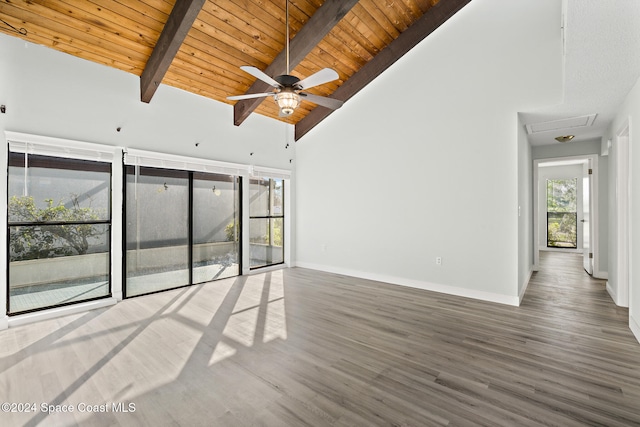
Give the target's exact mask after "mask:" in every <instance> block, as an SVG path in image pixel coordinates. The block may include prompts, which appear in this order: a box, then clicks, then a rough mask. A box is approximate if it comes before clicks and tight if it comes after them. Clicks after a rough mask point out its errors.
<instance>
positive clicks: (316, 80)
mask: <svg viewBox="0 0 640 427" xmlns="http://www.w3.org/2000/svg"><path fill="white" fill-rule="evenodd" d="M338 77H339V76H338V73H337V72H336V71H335V70H332V69H331V68H323V69H322V70H320V71H318V72H317V73H315V74H312V75H310V76H309V77H307V78H306V79H304V80H300V81H299V82H298V83H296V86H300V88H302V89H309V88H310V87H314V86H318V85H321V84H324V83H327V82H332V81H334V80H337V79H338Z"/></svg>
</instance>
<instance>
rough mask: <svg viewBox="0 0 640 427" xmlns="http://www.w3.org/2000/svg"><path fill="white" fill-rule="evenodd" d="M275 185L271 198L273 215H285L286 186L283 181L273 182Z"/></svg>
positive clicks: (275, 180)
mask: <svg viewBox="0 0 640 427" xmlns="http://www.w3.org/2000/svg"><path fill="white" fill-rule="evenodd" d="M271 183H272V185H273V188H272V198H271V212H270V213H271V215H272V216H274V215H284V210H283V206H284V193H283V191H284V185H283V181H282V180H281V179H273V180H271Z"/></svg>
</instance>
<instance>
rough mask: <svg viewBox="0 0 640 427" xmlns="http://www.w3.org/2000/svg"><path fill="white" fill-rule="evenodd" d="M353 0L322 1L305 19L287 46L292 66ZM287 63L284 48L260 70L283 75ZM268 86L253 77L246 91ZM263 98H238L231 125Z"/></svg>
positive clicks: (319, 39) (259, 91) (249, 91)
mask: <svg viewBox="0 0 640 427" xmlns="http://www.w3.org/2000/svg"><path fill="white" fill-rule="evenodd" d="M287 1H288V0H287ZM356 3H358V0H327V1H325V2H324V3H323V4H322V6H320V8H318V10H316V12H315V13H314V14H313V16H312V17H311V18H310V19H309V22H307V24H306V25H305V26H304V27H302V29H300V31H298V33H297V34H296V35H295V37H294V38H293V39H292V40H291V42H290V45H289V62H290V66H291V68H294V67H295V66H296V65H298V64H299V63H300V62H301V61H302V60H303V59H304V58H305V57H306V56H307V54H308V53H309V52H311V50H312V49H313V48H314V47H316V46H317V45H318V43H319V42H320V41H321V40H322V39H323V38H324V36H326V35H327V34H328V33H329V31H331V29H332V28H333V27H334V26H335V25H336V24H337V23H338V22H340V20H341V19H342V18H343V17H344V16H345V15H346V14H347V13H348V12H349V11H350V10H351V8H352V7H353V6H355V5H356ZM286 63H287V54H286V50H283V51H281V52H280V53H279V54H278V56H276V58H275V59H274V60H273V62H272V63H271V64H269V66H268V67H267V68H266V69H265V70H263V71H264V72H265V74H267V75H268V76H271V77H274V76H278V75H280V74H285V73H286V71H287V70H286ZM270 87H271V86H269V85H268V84H266V83H264V82H262V81H260V80H256V81H255V82H254V83H253V84H252V85H251V87H250V88H249V89H248V90H247V91H246V92H245V93H247V94H249V93H261V92H268V91H269V88H270ZM262 101H264V98H254V99H246V100H242V101H238V102H237V103H236V104H235V105H234V106H233V124H234V125H236V126H240V125H241V124H242V122H244V121H245V119H246V118H247V117H249V114H251V113H252V112H253V111H254V110H255V109H256V108H257V107H258V105H260V103H261V102H262Z"/></svg>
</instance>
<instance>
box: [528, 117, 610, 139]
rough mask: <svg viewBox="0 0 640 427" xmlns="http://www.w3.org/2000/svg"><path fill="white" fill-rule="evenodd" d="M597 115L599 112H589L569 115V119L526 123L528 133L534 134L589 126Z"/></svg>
mask: <svg viewBox="0 0 640 427" xmlns="http://www.w3.org/2000/svg"><path fill="white" fill-rule="evenodd" d="M596 116H597V114H589V115H588V116H579V117H569V118H567V119H560V120H552V121H549V122H540V123H531V124H528V125H526V128H527V133H528V134H529V135H532V134H535V133H540V132H552V131H559V130H566V129H576V128H583V127H588V126H591V125H592V124H593V122H594V121H595V119H596Z"/></svg>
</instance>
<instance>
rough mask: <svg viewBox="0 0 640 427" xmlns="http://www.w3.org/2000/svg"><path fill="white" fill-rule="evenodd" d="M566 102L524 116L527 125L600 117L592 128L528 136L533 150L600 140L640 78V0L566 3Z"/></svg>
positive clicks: (596, 0)
mask: <svg viewBox="0 0 640 427" xmlns="http://www.w3.org/2000/svg"><path fill="white" fill-rule="evenodd" d="M564 34H565V56H564V63H565V78H564V79H565V81H564V99H563V102H562V103H560V104H559V105H554V106H549V107H545V108H542V109H539V110H536V111H530V112H524V113H523V114H522V115H521V117H522V120H523V124H525V125H532V124H536V123H542V122H547V121H554V120H561V119H568V118H573V117H579V116H586V115H589V114H597V117H596V119H595V121H594V122H593V125H591V126H589V127H581V128H576V127H573V128H564V129H559V130H555V131H548V132H539V133H535V134H531V135H529V141H530V142H531V144H532V145H534V146H535V145H548V144H559V143H558V142H557V141H555V140H554V138H555V137H556V136H559V135H567V134H571V135H575V136H576V137H575V138H574V139H573V141H572V142H571V143H576V142H580V141H585V140H593V139H594V138H595V139H599V138H601V137H602V136H603V135H604V134H605V132H606V130H607V128H608V127H609V125H610V124H611V121H612V120H613V118H614V117H615V114H616V111H617V110H618V107H619V106H620V104H621V103H622V102H623V100H624V98H625V96H626V95H627V93H629V91H630V90H631V88H632V87H633V85H634V84H635V83H636V81H637V80H638V77H640V0H604V1H603V0H566V13H565V24H564Z"/></svg>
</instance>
